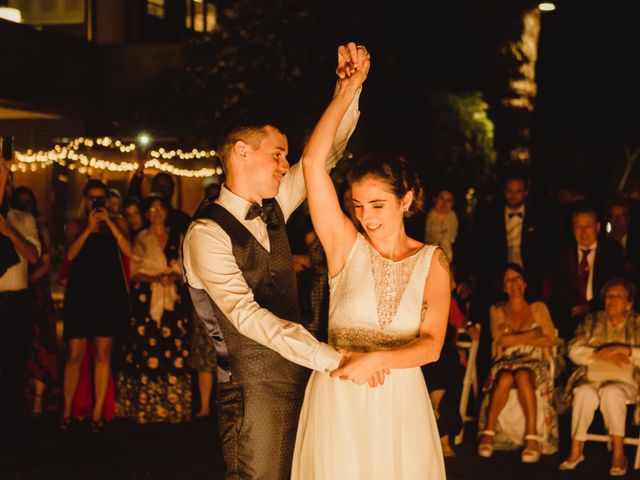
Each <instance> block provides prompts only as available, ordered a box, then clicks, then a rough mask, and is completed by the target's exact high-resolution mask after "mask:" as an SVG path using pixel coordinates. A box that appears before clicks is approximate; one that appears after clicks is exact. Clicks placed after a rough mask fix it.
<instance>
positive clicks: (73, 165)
mask: <svg viewBox="0 0 640 480" xmlns="http://www.w3.org/2000/svg"><path fill="white" fill-rule="evenodd" d="M65 140H67V139H65ZM140 141H141V143H144V142H142V138H140ZM146 141H147V144H148V142H149V141H150V138H149V137H147V138H146ZM96 146H99V147H101V148H108V149H111V150H119V151H120V152H121V153H131V152H134V151H135V150H136V144H135V143H128V144H127V143H123V142H122V141H121V140H116V139H113V138H111V137H98V138H96V139H92V138H86V137H78V138H75V139H73V140H69V141H68V142H67V143H66V144H64V145H55V146H54V147H53V148H52V149H50V150H39V151H37V152H34V151H32V150H31V149H29V150H27V151H26V152H18V151H17V152H16V159H17V160H18V162H17V163H16V164H13V165H12V166H11V171H13V172H16V171H20V172H26V171H27V170H31V171H32V172H33V171H36V170H37V169H38V167H40V168H41V169H42V168H47V167H50V166H51V165H53V164H54V163H57V164H58V165H60V166H62V167H66V168H68V169H69V170H76V169H77V170H78V172H80V173H87V172H91V171H92V170H94V169H98V170H108V171H110V172H131V171H134V170H137V169H138V163H137V162H126V161H124V162H113V161H110V160H104V159H101V158H97V157H94V156H91V157H89V156H87V155H85V154H84V153H82V152H80V150H81V149H85V148H88V149H91V148H94V147H96ZM142 146H143V148H144V145H142ZM149 156H150V157H151V159H150V160H147V161H145V164H144V167H145V168H155V169H158V170H160V171H163V172H167V173H171V174H173V175H178V176H181V177H210V176H212V175H221V174H222V167H221V166H219V165H218V166H216V167H212V168H201V169H189V168H180V167H177V166H175V165H172V164H170V163H167V162H163V161H161V160H172V159H179V160H200V159H213V158H215V157H216V152H215V150H198V149H196V148H194V149H192V150H189V151H183V150H181V149H177V150H166V149H165V148H158V149H157V150H151V151H150V152H149ZM216 163H218V162H217V161H216Z"/></svg>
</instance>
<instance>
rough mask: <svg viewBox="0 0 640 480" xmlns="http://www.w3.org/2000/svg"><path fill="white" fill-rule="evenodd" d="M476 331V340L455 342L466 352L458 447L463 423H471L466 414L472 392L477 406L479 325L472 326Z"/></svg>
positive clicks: (471, 419)
mask: <svg viewBox="0 0 640 480" xmlns="http://www.w3.org/2000/svg"><path fill="white" fill-rule="evenodd" d="M474 326H475V328H476V329H477V330H478V338H477V339H475V340H474V339H470V340H461V341H458V342H456V346H457V347H458V348H459V349H461V350H465V351H466V352H467V368H466V369H465V372H464V378H463V380H462V394H461V395H460V416H461V417H462V429H461V430H460V433H459V434H458V435H456V438H455V444H456V445H460V444H461V443H462V440H463V438H464V427H465V425H464V424H465V423H467V422H472V421H473V420H474V417H473V416H470V415H469V414H468V407H469V395H470V394H471V392H472V391H473V398H474V402H475V405H477V404H478V370H477V368H476V360H477V358H478V346H479V345H480V332H481V330H480V324H478V323H476V324H474ZM458 333H465V329H464V328H461V329H460V330H458Z"/></svg>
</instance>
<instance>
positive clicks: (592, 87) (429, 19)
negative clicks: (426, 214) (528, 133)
mask: <svg viewBox="0 0 640 480" xmlns="http://www.w3.org/2000/svg"><path fill="white" fill-rule="evenodd" d="M328 3H332V2H328ZM333 3H335V6H334V7H337V8H333V10H334V11H336V12H340V14H339V15H337V16H336V18H335V21H334V28H335V32H334V34H335V40H336V42H344V41H346V40H350V39H355V40H357V41H359V42H362V43H365V44H366V45H367V46H369V47H370V50H371V52H372V57H373V67H372V71H371V73H370V76H369V79H368V83H367V85H366V92H365V94H364V95H363V99H362V111H363V117H362V120H361V124H360V127H359V128H358V130H359V132H358V133H357V134H356V137H355V138H354V140H355V141H356V142H358V141H361V142H364V143H372V144H375V142H376V141H380V138H382V137H383V136H384V134H385V131H386V129H388V128H389V127H390V125H391V124H394V125H395V126H396V127H397V128H401V126H402V125H403V124H404V123H407V122H408V123H410V122H411V120H412V115H413V113H412V108H413V107H412V104H411V95H406V93H407V92H412V91H414V90H416V89H418V88H421V87H424V86H437V87H448V88H462V89H464V88H477V89H485V87H486V86H487V85H488V84H490V83H491V82H492V81H493V78H494V75H495V73H496V72H495V69H493V68H492V64H491V55H492V54H493V53H492V48H493V44H492V42H493V41H494V38H493V33H495V32H492V31H491V28H492V25H496V24H499V18H497V17H494V18H490V19H489V22H487V21H486V20H485V21H484V22H483V21H482V20H481V15H479V12H478V10H477V9H478V8H481V7H480V6H479V5H480V4H482V2H473V1H471V0H458V1H450V2H441V4H440V5H435V6H433V5H430V4H424V5H423V7H421V9H424V10H425V13H424V14H422V13H419V12H418V11H417V10H416V3H415V2H409V1H405V0H401V1H397V2H393V3H390V2H384V3H382V2H377V1H369V2H360V1H352V2H342V3H340V2H333ZM557 3H558V9H557V10H556V11H555V12H551V13H545V14H543V16H542V28H541V35H540V45H539V58H538V64H537V68H536V76H537V81H538V99H537V107H536V112H535V115H534V119H533V124H532V127H533V128H532V136H533V138H532V139H533V147H534V161H536V162H538V163H539V164H540V165H545V166H547V164H550V165H554V167H553V169H550V170H549V171H548V174H549V175H550V176H553V175H554V173H555V174H558V175H560V174H562V175H567V174H570V173H571V172H572V171H573V170H574V169H576V168H578V166H576V165H574V163H575V162H576V161H577V163H578V164H581V165H582V166H581V167H580V168H582V169H584V170H585V172H584V173H585V175H586V176H588V177H589V178H601V176H600V175H601V174H604V175H608V174H610V171H611V169H612V167H613V166H615V164H616V162H621V161H623V157H624V147H625V146H627V145H628V146H629V147H631V148H637V147H639V146H640V128H639V127H640V125H639V123H640V122H638V115H637V112H638V111H639V110H640V109H639V107H640V82H638V76H637V75H635V74H634V73H633V71H634V70H635V69H637V68H638V67H639V66H638V65H636V63H637V62H638V59H640V55H638V53H639V50H640V49H639V48H638V47H639V46H640V45H639V42H638V34H637V26H636V22H637V19H638V18H640V17H638V15H637V13H638V12H637V10H638V8H637V7H633V6H630V5H628V3H630V2H615V4H608V3H607V4H606V5H605V4H602V5H600V6H598V7H596V5H595V3H592V2H572V1H559V2H557ZM614 8H615V9H614ZM500 14H501V10H500V9H497V10H496V11H494V15H496V16H499V15H500ZM423 72H425V73H423ZM383 104H384V105H385V107H384V108H382V107H381V105H383ZM382 112H384V116H383V117H385V116H389V115H390V116H391V118H381V115H380V114H381V113H382ZM389 112H391V113H390V114H389ZM408 123H407V124H408ZM414 140H415V141H416V142H419V139H414ZM404 141H411V140H408V139H404ZM558 159H560V160H561V161H562V164H563V165H564V166H565V168H564V172H560V169H559V168H558V167H557V165H558V163H556V161H557V160H558ZM549 168H550V167H549ZM551 170H555V172H553V171H551Z"/></svg>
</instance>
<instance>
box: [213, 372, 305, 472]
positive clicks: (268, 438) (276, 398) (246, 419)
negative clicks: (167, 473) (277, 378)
mask: <svg viewBox="0 0 640 480" xmlns="http://www.w3.org/2000/svg"><path fill="white" fill-rule="evenodd" d="M303 396H304V385H299V384H291V383H284V382H257V383H249V384H238V383H221V384H220V385H219V388H218V402H217V406H218V424H219V429H220V438H221V440H222V449H223V451H224V459H225V463H226V465H227V473H226V476H225V478H226V479H227V480H236V479H240V478H242V479H252V480H258V479H260V480H288V479H289V478H290V475H291V461H292V458H293V448H294V445H295V439H296V433H297V429H298V417H299V415H300V408H301V406H302V399H303Z"/></svg>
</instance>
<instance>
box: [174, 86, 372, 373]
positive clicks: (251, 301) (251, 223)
mask: <svg viewBox="0 0 640 480" xmlns="http://www.w3.org/2000/svg"><path fill="white" fill-rule="evenodd" d="M359 97H360V91H358V93H357V94H356V96H355V98H354V100H353V102H352V103H351V105H350V106H349V109H348V110H347V112H346V114H345V116H344V118H343V119H342V122H341V123H340V127H339V128H338V131H337V133H336V138H335V140H334V144H333V148H332V150H331V153H330V155H329V157H328V158H327V161H326V165H327V168H328V169H331V168H333V166H335V164H336V163H337V161H338V160H339V159H340V157H341V156H342V154H343V152H344V150H345V148H346V146H347V142H348V140H349V137H350V136H351V134H352V133H353V131H354V130H355V127H356V123H357V121H358V118H359V115H360V112H359V111H358V100H359ZM305 196H306V189H305V185H304V176H303V173H302V163H301V162H297V163H296V164H295V165H293V166H292V167H291V170H290V171H289V173H288V174H287V175H285V176H284V178H283V179H282V183H281V185H280V191H279V193H278V195H277V196H276V200H277V201H278V204H279V205H280V208H281V209H282V212H283V214H284V218H285V221H286V220H287V219H288V218H289V216H290V215H291V213H293V211H294V210H295V209H296V208H298V206H299V205H300V204H301V203H302V201H303V200H304V198H305ZM216 203H218V204H219V205H221V206H223V207H224V208H225V209H226V210H228V211H229V212H230V213H231V214H232V215H233V216H234V217H235V218H236V219H237V220H238V221H239V222H240V223H241V224H242V225H244V226H245V227H246V228H247V230H249V232H250V233H251V234H252V235H253V236H254V237H255V238H256V240H257V241H258V242H259V243H260V244H261V245H262V246H263V247H264V248H265V249H266V250H269V248H270V245H269V235H268V233H267V226H266V224H265V223H264V221H263V220H262V219H261V218H260V217H256V218H254V219H253V220H245V218H244V217H245V215H246V213H247V211H248V210H249V207H250V205H251V202H249V201H247V200H245V199H244V198H241V197H239V196H237V195H235V194H234V193H233V192H231V191H230V190H229V189H227V188H226V187H225V186H224V185H223V186H222V188H221V190H220V197H219V198H218V200H216ZM183 255H184V259H183V261H184V267H185V271H186V277H187V281H188V283H189V285H190V286H191V287H193V288H197V289H204V290H205V291H206V292H207V293H208V294H209V296H210V297H211V299H212V300H213V301H214V302H215V304H216V305H217V306H218V308H219V309H220V310H221V311H222V313H223V314H224V315H225V316H226V317H227V318H228V319H229V321H230V322H231V323H232V324H233V325H234V327H236V328H237V329H238V331H239V332H240V333H241V334H242V335H245V336H247V337H249V338H251V339H252V340H254V341H256V342H258V343H260V344H262V345H264V346H266V347H269V348H271V349H272V350H275V351H276V352H278V353H279V354H280V355H282V356H283V357H284V358H286V359H287V360H289V361H292V362H294V363H297V364H299V365H302V366H304V367H307V368H311V369H314V370H318V371H325V372H326V371H331V370H335V369H336V368H337V367H338V365H339V363H340V360H341V358H342V356H341V355H340V354H339V353H338V352H337V351H336V350H335V349H334V348H333V347H330V346H329V345H327V344H325V343H321V342H319V341H318V340H316V338H315V337H314V336H313V335H311V334H310V333H309V332H308V331H307V330H306V329H305V328H304V327H303V326H302V325H300V324H299V323H295V322H290V321H288V320H286V319H282V318H280V317H278V316H276V315H274V314H273V313H271V312H270V311H269V310H267V309H266V308H262V307H261V306H260V305H259V304H258V303H257V302H256V300H255V298H254V295H253V292H252V291H251V289H250V288H249V286H248V285H247V282H246V280H245V278H244V276H243V274H242V271H241V270H240V268H239V267H238V264H237V263H236V259H235V257H234V256H233V251H232V244H231V238H230V237H229V235H228V234H227V233H226V232H225V231H224V230H223V229H222V228H221V227H220V226H219V225H218V224H217V223H215V222H214V221H212V220H206V219H204V220H199V221H197V222H194V223H193V224H192V225H191V227H190V228H189V230H188V232H187V235H186V237H185V240H184V247H183ZM296 301H297V299H296Z"/></svg>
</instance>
